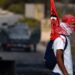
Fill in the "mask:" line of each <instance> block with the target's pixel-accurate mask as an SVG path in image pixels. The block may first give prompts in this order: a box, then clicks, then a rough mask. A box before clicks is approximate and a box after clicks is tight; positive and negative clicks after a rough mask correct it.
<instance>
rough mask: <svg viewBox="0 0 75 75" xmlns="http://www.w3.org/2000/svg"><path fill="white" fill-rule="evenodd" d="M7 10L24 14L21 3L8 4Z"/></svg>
mask: <svg viewBox="0 0 75 75" xmlns="http://www.w3.org/2000/svg"><path fill="white" fill-rule="evenodd" d="M8 10H9V11H11V12H14V13H18V14H24V5H23V4H12V5H10V6H9V8H8Z"/></svg>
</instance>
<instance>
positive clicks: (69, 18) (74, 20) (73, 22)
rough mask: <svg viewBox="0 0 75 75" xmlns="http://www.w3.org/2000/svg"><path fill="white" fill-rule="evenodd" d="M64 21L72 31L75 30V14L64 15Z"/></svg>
mask: <svg viewBox="0 0 75 75" xmlns="http://www.w3.org/2000/svg"><path fill="white" fill-rule="evenodd" d="M62 22H64V23H66V25H67V27H69V28H70V29H71V30H72V31H75V16H73V15H70V14H68V15H64V16H63V17H62Z"/></svg>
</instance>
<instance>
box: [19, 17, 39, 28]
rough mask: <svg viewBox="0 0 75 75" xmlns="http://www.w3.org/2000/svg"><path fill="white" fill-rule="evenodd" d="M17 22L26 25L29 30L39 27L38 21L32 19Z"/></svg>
mask: <svg viewBox="0 0 75 75" xmlns="http://www.w3.org/2000/svg"><path fill="white" fill-rule="evenodd" d="M18 22H23V23H26V24H28V25H29V27H31V28H34V27H36V26H38V25H40V22H39V21H38V20H36V19H32V18H23V19H20V20H19V21H18Z"/></svg>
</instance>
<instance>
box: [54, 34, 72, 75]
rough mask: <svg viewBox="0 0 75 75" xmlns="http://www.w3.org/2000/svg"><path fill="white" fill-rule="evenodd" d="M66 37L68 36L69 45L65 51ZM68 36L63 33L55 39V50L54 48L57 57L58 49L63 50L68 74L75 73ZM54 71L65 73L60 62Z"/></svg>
mask: <svg viewBox="0 0 75 75" xmlns="http://www.w3.org/2000/svg"><path fill="white" fill-rule="evenodd" d="M66 38H67V42H68V43H67V47H66V49H65V51H64V46H65V42H66ZM66 38H65V37H64V36H62V35H60V36H59V37H58V38H56V39H55V40H54V44H53V50H54V53H55V56H56V57H57V56H58V55H59V53H57V52H58V51H57V50H62V52H63V61H64V65H65V67H66V69H67V71H68V74H69V75H73V68H72V57H71V48H70V40H69V38H68V37H67V36H66ZM57 60H58V59H57ZM53 72H54V73H59V74H60V75H63V73H62V71H61V70H60V68H59V65H58V64H56V66H55V67H54V69H53Z"/></svg>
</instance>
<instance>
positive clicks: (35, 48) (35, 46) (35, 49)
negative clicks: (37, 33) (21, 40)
mask: <svg viewBox="0 0 75 75" xmlns="http://www.w3.org/2000/svg"><path fill="white" fill-rule="evenodd" d="M33 51H34V52H36V51H37V45H36V44H34V45H33Z"/></svg>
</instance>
